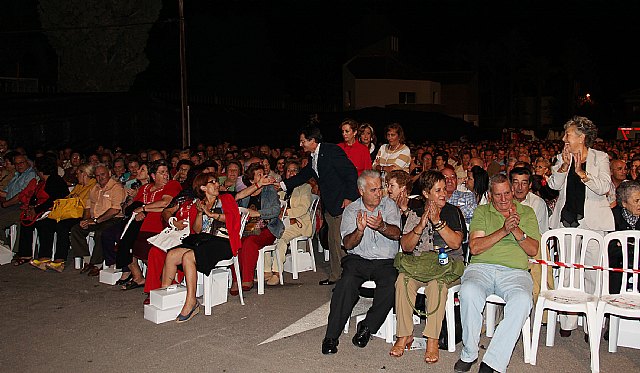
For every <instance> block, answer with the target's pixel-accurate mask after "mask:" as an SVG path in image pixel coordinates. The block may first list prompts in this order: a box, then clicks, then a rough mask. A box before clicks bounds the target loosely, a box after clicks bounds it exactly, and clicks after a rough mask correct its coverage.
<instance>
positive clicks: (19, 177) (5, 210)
mask: <svg viewBox="0 0 640 373" xmlns="http://www.w3.org/2000/svg"><path fill="white" fill-rule="evenodd" d="M13 166H14V167H15V173H14V175H13V177H12V178H11V180H9V183H7V186H6V187H5V188H4V189H3V190H1V191H0V200H1V201H2V202H0V240H2V241H4V242H5V243H6V244H9V240H8V238H7V237H6V236H5V228H8V227H9V226H11V225H13V224H16V223H17V222H18V221H19V220H20V200H19V198H20V192H22V190H23V189H24V188H26V187H27V185H28V184H29V182H30V181H31V180H32V179H34V178H35V177H36V171H35V170H34V169H33V167H31V163H30V162H29V159H27V156H25V155H22V154H20V153H16V154H15V155H14V156H13ZM19 226H20V225H19V224H18V227H19ZM18 234H19V233H18ZM16 242H19V239H18V237H16Z"/></svg>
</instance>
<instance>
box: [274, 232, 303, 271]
mask: <svg viewBox="0 0 640 373" xmlns="http://www.w3.org/2000/svg"><path fill="white" fill-rule="evenodd" d="M304 230H305V229H304V227H298V226H297V225H289V226H287V228H286V229H285V230H284V232H283V233H282V237H280V238H279V239H278V240H277V241H276V250H278V252H279V253H280V261H281V262H282V263H280V266H281V267H282V265H283V264H284V261H285V254H286V253H287V245H289V242H291V240H292V239H294V238H296V237H299V236H302V235H303V234H304ZM264 271H265V272H269V273H270V272H274V273H275V272H278V263H277V262H276V255H275V253H272V252H270V251H268V252H265V253H264Z"/></svg>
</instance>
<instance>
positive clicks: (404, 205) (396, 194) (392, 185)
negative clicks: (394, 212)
mask: <svg viewBox="0 0 640 373" xmlns="http://www.w3.org/2000/svg"><path fill="white" fill-rule="evenodd" d="M385 184H386V186H387V193H388V194H389V198H391V199H392V200H394V201H395V203H396V205H398V208H400V213H401V214H402V226H404V224H405V223H406V221H407V216H409V212H411V210H413V211H416V210H417V209H419V208H421V207H422V204H421V203H420V201H417V198H416V199H411V200H410V199H409V191H410V190H411V177H410V176H409V174H408V173H407V172H405V171H402V170H394V171H391V172H389V173H388V174H386V175H385Z"/></svg>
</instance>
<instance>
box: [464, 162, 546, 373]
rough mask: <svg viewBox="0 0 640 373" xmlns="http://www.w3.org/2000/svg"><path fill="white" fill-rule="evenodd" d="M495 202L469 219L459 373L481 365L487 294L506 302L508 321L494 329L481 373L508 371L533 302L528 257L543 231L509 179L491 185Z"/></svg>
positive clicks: (499, 178)
mask: <svg viewBox="0 0 640 373" xmlns="http://www.w3.org/2000/svg"><path fill="white" fill-rule="evenodd" d="M489 191H490V196H491V203H488V204H485V205H480V206H478V208H476V211H475V212H474V214H473V219H472V220H471V229H470V230H471V238H470V242H469V248H470V250H471V254H473V256H472V257H471V264H469V265H468V266H467V268H466V269H465V271H464V275H462V285H461V286H460V315H461V319H462V343H463V348H462V353H461V354H460V359H459V360H458V361H457V362H456V363H455V365H454V370H455V371H456V372H468V371H469V370H471V366H472V365H473V364H475V363H476V362H477V361H478V343H479V341H480V331H481V329H482V310H483V309H484V306H485V301H486V299H487V296H489V295H491V294H496V295H498V296H499V297H501V298H502V299H504V300H505V302H506V305H505V308H504V319H503V320H502V321H501V322H500V324H499V325H498V327H497V328H496V332H495V334H494V335H493V338H492V339H491V343H490V344H489V347H488V348H487V351H486V352H485V354H484V356H483V359H482V364H481V365H480V370H479V371H480V372H494V371H498V372H505V371H506V370H507V365H508V364H509V360H510V359H511V354H512V353H513V348H514V346H515V344H516V342H517V341H518V337H519V336H520V331H521V330H522V325H524V322H525V320H526V319H527V317H529V313H530V312H531V306H532V304H533V299H532V295H531V293H532V291H533V281H532V280H531V275H530V274H529V272H528V271H527V269H528V264H529V263H528V257H530V256H536V255H537V253H538V245H539V242H540V231H539V230H538V223H537V221H536V216H535V213H534V212H533V210H532V209H531V207H528V206H524V205H522V204H521V203H520V202H517V201H515V200H514V199H513V192H512V189H511V183H509V179H508V178H507V176H505V175H503V174H497V175H495V176H494V177H492V178H491V179H490V181H489Z"/></svg>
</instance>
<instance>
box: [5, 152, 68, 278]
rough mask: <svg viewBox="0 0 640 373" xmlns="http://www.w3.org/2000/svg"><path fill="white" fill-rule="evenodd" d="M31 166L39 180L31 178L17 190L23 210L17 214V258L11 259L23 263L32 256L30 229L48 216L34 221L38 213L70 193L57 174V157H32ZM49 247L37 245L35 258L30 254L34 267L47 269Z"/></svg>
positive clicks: (32, 229)
mask: <svg viewBox="0 0 640 373" xmlns="http://www.w3.org/2000/svg"><path fill="white" fill-rule="evenodd" d="M34 168H35V169H36V174H37V175H38V178H39V180H38V179H32V180H31V181H30V182H29V184H28V185H27V187H26V188H24V189H23V190H22V192H20V203H21V204H22V205H21V208H22V214H21V216H20V238H19V241H18V253H17V254H16V257H17V259H14V262H13V263H14V264H15V265H21V264H24V263H25V262H28V261H29V259H31V250H32V244H33V231H34V229H36V228H38V226H39V225H40V222H41V221H44V220H48V219H42V220H40V221H37V219H38V218H39V216H41V215H42V214H43V213H45V212H46V211H49V210H51V208H52V207H53V201H55V200H56V199H58V198H64V197H65V196H66V195H67V194H68V193H69V188H68V187H67V183H66V182H65V181H64V179H63V178H62V177H61V176H59V175H58V165H57V163H56V158H54V157H53V156H50V155H43V156H41V157H38V158H36V160H35V164H34ZM46 223H47V222H44V223H42V224H46ZM50 242H53V235H51V241H50ZM52 247H53V245H52V244H51V245H47V246H45V245H40V247H39V249H38V251H37V255H38V258H37V259H36V258H33V259H32V260H31V261H30V262H29V263H30V264H31V265H32V266H34V267H37V268H40V269H42V270H46V269H47V267H46V264H47V263H48V262H50V261H51V251H52Z"/></svg>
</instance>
